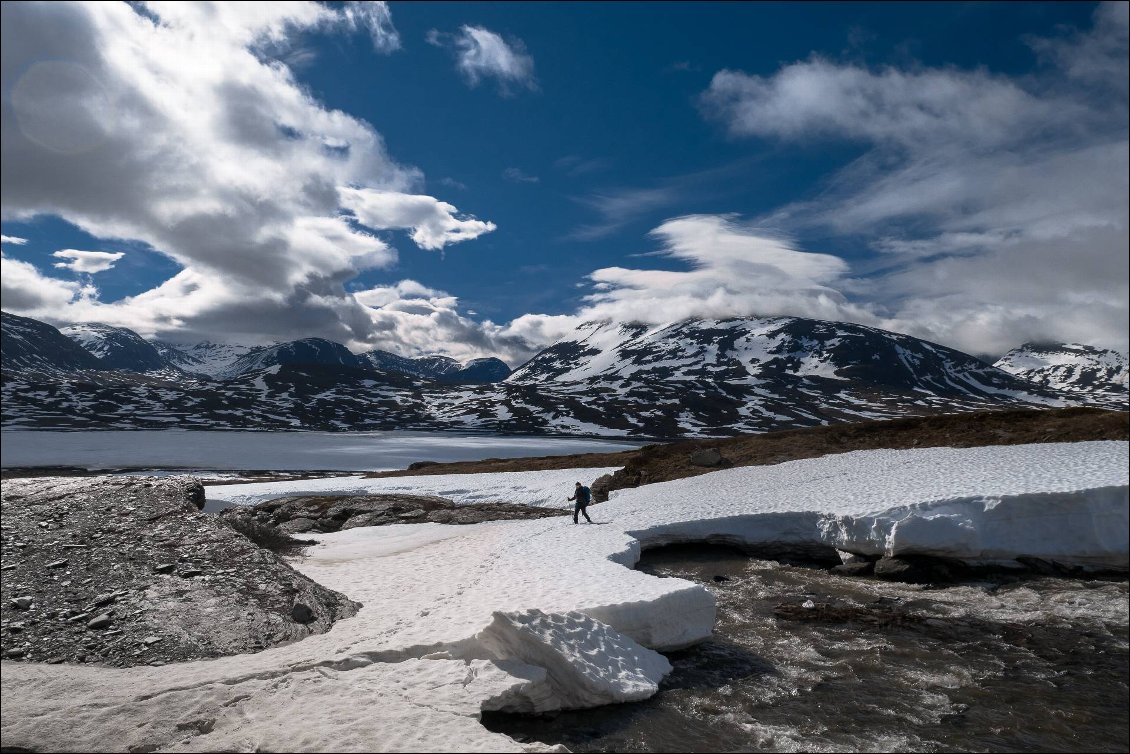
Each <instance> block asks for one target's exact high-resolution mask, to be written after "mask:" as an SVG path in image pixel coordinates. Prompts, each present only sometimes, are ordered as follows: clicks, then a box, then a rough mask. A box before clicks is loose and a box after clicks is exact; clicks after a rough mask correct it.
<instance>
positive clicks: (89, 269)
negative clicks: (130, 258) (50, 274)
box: [51, 249, 125, 275]
mask: <svg viewBox="0 0 1130 754" xmlns="http://www.w3.org/2000/svg"><path fill="white" fill-rule="evenodd" d="M51 256H53V257H59V258H60V259H68V260H70V261H68V262H56V263H55V266H56V267H60V268H62V269H65V270H70V271H71V272H83V273H86V274H88V275H92V274H94V273H96V272H105V271H106V270H109V269H112V268H113V267H114V263H115V262H117V261H118V260H119V259H121V258H122V257H124V256H125V253H124V252H121V251H79V250H77V249H62V250H61V251H56V252H55V253H54V254H52V255H51Z"/></svg>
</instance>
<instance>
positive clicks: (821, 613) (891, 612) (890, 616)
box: [773, 599, 923, 627]
mask: <svg viewBox="0 0 1130 754" xmlns="http://www.w3.org/2000/svg"><path fill="white" fill-rule="evenodd" d="M773 615H775V616H776V617H777V618H780V619H783V620H794V621H805V622H810V623H864V624H867V625H871V626H877V627H886V626H896V625H904V624H908V623H921V622H922V621H923V618H922V617H921V616H919V615H915V614H913V613H910V612H908V611H907V610H905V609H902V608H899V607H891V606H887V605H879V604H876V603H872V604H871V605H853V604H848V603H843V602H840V601H838V600H833V601H830V602H825V601H819V602H818V601H816V600H812V599H805V600H803V601H796V600H791V601H788V602H782V603H780V604H779V605H777V606H776V607H774V608H773Z"/></svg>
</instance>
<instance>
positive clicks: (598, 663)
mask: <svg viewBox="0 0 1130 754" xmlns="http://www.w3.org/2000/svg"><path fill="white" fill-rule="evenodd" d="M465 651H467V652H469V653H471V654H474V653H478V652H485V653H486V654H487V655H488V656H490V657H494V658H497V659H499V660H500V661H502V662H507V663H513V662H514V660H515V659H517V660H520V661H521V662H523V663H526V664H528V665H530V666H532V668H531V669H532V670H533V671H535V672H534V673H533V674H532V676H533V680H532V681H531V683H530V684H529V685H528V686H527V687H526V688H524V689H523V690H522V694H523V696H525V700H524V702H525V703H524V704H517V705H516V704H514V703H513V702H510V703H508V704H506V705H504V706H503V705H499V706H493V707H492V708H494V709H506V710H508V711H513V712H546V711H549V710H555V709H563V708H577V707H595V706H598V705H601V704H612V703H614V702H634V701H639V700H641V699H647V698H649V697H651V696H652V695H653V694H655V692H656V691H658V690H659V682H660V681H661V680H663V677H664V676H666V675H667V674H668V673H670V672H671V663H669V662H668V661H667V658H666V657H664V656H663V655H661V654H659V653H658V652H655V651H652V650H650V649H647V648H645V647H642V646H640V645H639V644H637V643H636V642H634V641H632V639H631V638H629V637H627V636H624V635H623V634H621V633H619V632H617V631H616V630H615V629H613V628H612V627H611V626H609V625H608V624H606V623H601V622H600V621H597V620H593V619H592V618H590V617H589V616H587V615H585V614H584V613H579V612H576V611H570V612H567V613H561V614H557V615H549V614H546V613H544V612H542V611H541V610H536V609H531V610H523V611H519V612H509V613H507V612H496V613H494V616H493V620H492V621H491V623H490V625H489V626H487V627H486V628H484V629H483V630H482V631H480V632H479V633H478V634H476V635H475V637H474V638H473V639H472V640H471V641H470V642H469V644H468V647H467V649H466V650H465ZM510 667H513V665H510Z"/></svg>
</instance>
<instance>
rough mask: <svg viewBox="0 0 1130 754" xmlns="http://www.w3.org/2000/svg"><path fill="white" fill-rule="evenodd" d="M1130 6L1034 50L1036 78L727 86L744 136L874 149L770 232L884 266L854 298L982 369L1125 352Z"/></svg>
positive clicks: (837, 71)
mask: <svg viewBox="0 0 1130 754" xmlns="http://www.w3.org/2000/svg"><path fill="white" fill-rule="evenodd" d="M1127 7H1128V6H1127V5H1126V4H1125V3H1111V4H1105V5H1101V6H1099V8H1098V9H1097V10H1096V12H1095V17H1094V25H1093V28H1091V29H1089V30H1085V31H1072V32H1067V33H1065V34H1063V35H1062V36H1060V37H1057V38H1055V39H1030V40H1029V44H1030V45H1031V46H1032V47H1033V49H1034V50H1035V51H1036V52H1037V53H1038V54H1040V55H1041V56H1042V57H1043V58H1044V59H1045V60H1047V61H1048V62H1049V63H1050V66H1049V67H1047V68H1044V69H1042V70H1040V71H1039V72H1038V73H1036V74H1034V75H1030V76H1027V77H1024V78H1020V77H1007V76H1003V75H995V74H991V73H989V72H987V71H984V70H974V71H963V70H958V69H954V68H936V69H935V68H924V67H917V68H914V69H899V68H892V67H888V68H883V69H871V68H865V67H863V66H860V65H855V64H841V63H837V62H834V61H830V60H826V59H822V58H818V57H817V58H812V59H810V60H807V61H803V62H799V63H793V64H790V65H786V66H784V67H782V68H781V69H780V70H778V71H777V72H776V73H774V74H772V75H769V76H759V75H753V74H748V73H743V72H740V71H729V70H724V71H720V72H718V73H717V74H716V75H715V76H714V78H713V80H712V82H711V85H710V87H709V89H708V90H707V91H706V92H705V93H704V94H703V96H702V100H701V104H702V109H703V112H704V113H705V114H706V115H707V116H708V117H710V118H712V119H715V120H717V121H719V122H721V123H722V124H723V125H724V126H725V127H726V129H727V130H728V131H729V132H730V134H732V135H733V136H734V137H738V138H758V139H768V140H772V141H775V142H778V143H783V144H797V145H800V146H801V147H804V146H810V145H813V144H821V143H824V142H826V141H828V140H844V141H852V142H856V143H859V144H861V145H863V146H864V147H865V149H866V151H865V152H864V154H863V155H862V156H861V157H859V158H857V159H855V160H854V161H853V162H852V163H851V164H849V165H847V166H846V167H844V168H842V169H841V170H840V171H839V172H838V173H836V174H835V175H834V176H833V177H832V178H831V179H830V180H829V181H828V183H827V185H825V186H824V187H822V189H821V191H820V192H819V193H818V194H817V195H816V197H815V198H814V199H811V200H809V201H804V202H798V203H794V204H790V205H787V206H785V207H781V208H779V209H778V210H776V211H775V212H773V213H771V214H769V215H767V216H765V217H762V218H760V222H761V223H762V224H765V225H769V226H771V227H781V228H785V229H786V230H789V231H790V232H792V233H794V234H799V235H803V234H805V233H813V232H815V233H817V234H820V235H824V236H826V235H829V234H834V235H837V236H841V237H846V238H855V239H859V240H861V241H862V242H863V243H865V244H867V245H869V246H870V248H872V249H873V250H875V251H877V252H880V253H881V254H882V255H883V256H882V257H881V258H880V259H878V260H873V261H872V262H870V263H869V264H870V267H871V268H872V269H871V273H872V274H871V276H870V277H869V279H868V281H867V282H866V283H861V284H859V285H858V286H856V290H857V292H858V294H859V295H860V296H866V297H868V299H869V300H870V301H872V302H873V303H874V304H875V306H877V307H881V308H882V309H883V310H885V311H886V312H887V313H888V314H889V316H890V322H891V323H893V324H894V325H895V326H898V327H900V328H901V329H903V330H905V331H909V332H913V333H914V334H917V335H920V336H923V337H929V338H932V339H934V340H940V341H942V342H945V343H947V344H949V345H954V346H956V347H959V348H963V349H965V350H968V351H971V352H974V353H990V354H991V353H999V352H1001V351H1003V350H1006V349H1007V348H1009V347H1011V346H1014V345H1017V344H1018V343H1019V342H1021V341H1022V340H1025V339H1040V340H1082V341H1084V342H1089V343H1094V344H1097V345H1105V346H1108V347H1115V348H1120V349H1123V350H1125V349H1126V347H1127V333H1126V319H1127V282H1126V281H1127V267H1126V257H1127V228H1128V225H1130V223H1128V212H1127V207H1128V203H1130V192H1128V189H1127V174H1128V171H1130V160H1128V150H1127V138H1126V137H1127V79H1128V71H1127V55H1128V45H1127Z"/></svg>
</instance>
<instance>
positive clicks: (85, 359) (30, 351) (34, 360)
mask: <svg viewBox="0 0 1130 754" xmlns="http://www.w3.org/2000/svg"><path fill="white" fill-rule="evenodd" d="M0 367H2V368H3V370H4V371H5V372H8V371H10V370H12V371H25V370H26V371H29V372H44V373H53V372H77V371H80V370H83V369H102V368H103V367H102V364H101V363H100V362H99V361H98V359H97V357H95V356H94V355H93V354H91V353H90V352H88V351H87V350H86V349H84V348H83V347H82V346H80V345H78V344H77V343H75V342H74V341H73V340H71V339H70V338H68V337H66V336H65V335H63V334H62V333H60V332H59V331H58V330H57V329H56V328H54V327H52V326H51V325H48V324H46V323H44V322H40V321H39V320H35V319H30V318H29V317H17V316H16V315H15V314H9V313H8V312H3V313H2V314H0Z"/></svg>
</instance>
